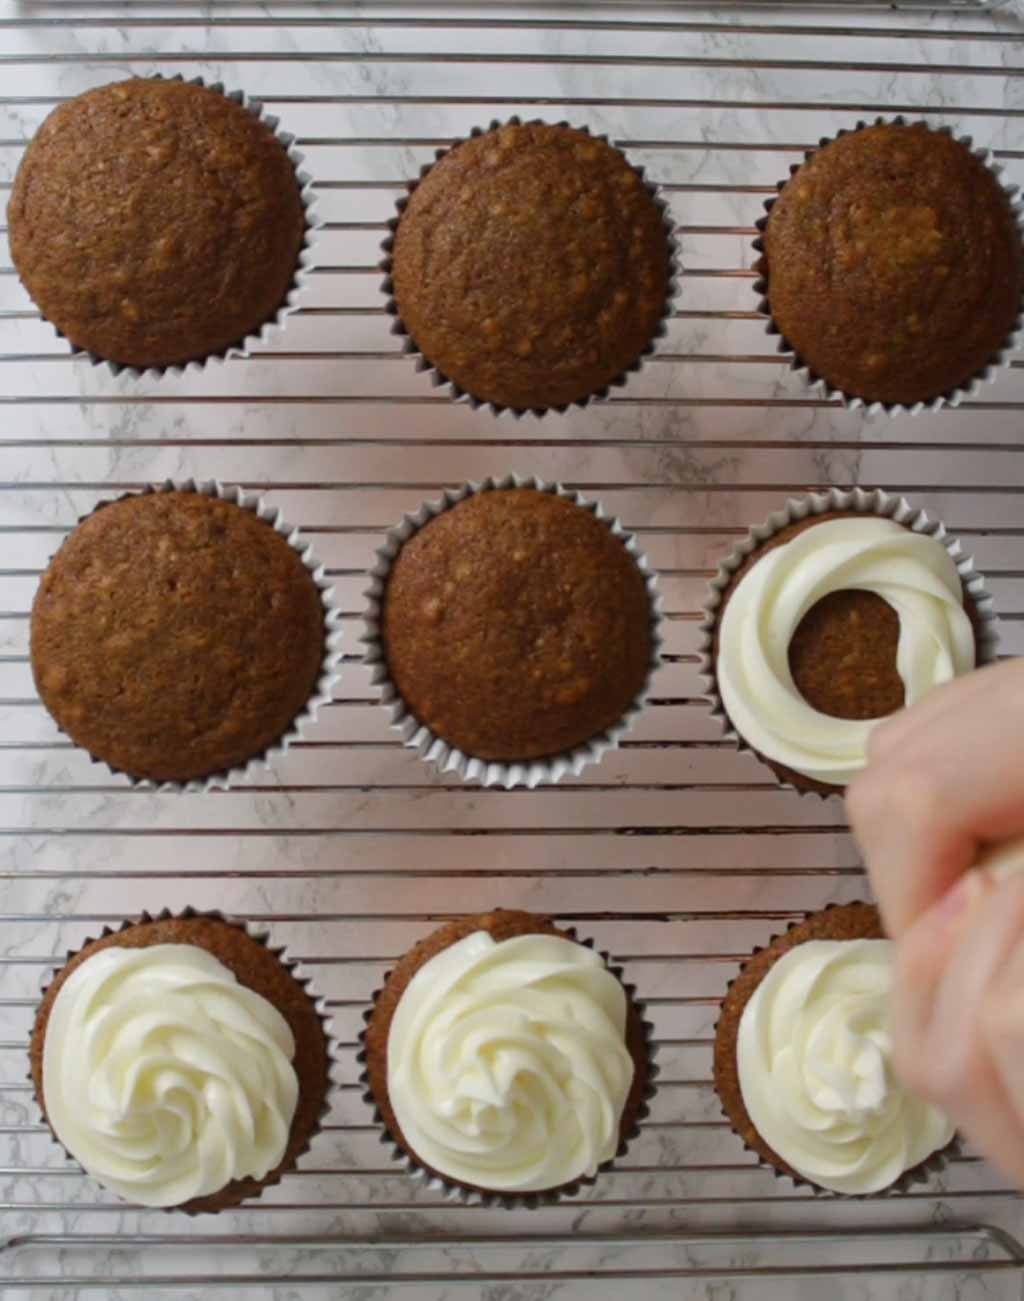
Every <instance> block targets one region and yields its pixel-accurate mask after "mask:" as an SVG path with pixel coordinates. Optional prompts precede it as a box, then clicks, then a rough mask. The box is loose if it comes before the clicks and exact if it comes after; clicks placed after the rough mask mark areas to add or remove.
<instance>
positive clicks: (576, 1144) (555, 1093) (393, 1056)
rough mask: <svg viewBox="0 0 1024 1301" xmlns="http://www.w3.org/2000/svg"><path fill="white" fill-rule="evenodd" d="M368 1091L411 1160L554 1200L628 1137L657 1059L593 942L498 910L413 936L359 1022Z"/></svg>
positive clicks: (487, 1186)
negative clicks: (364, 1020)
mask: <svg viewBox="0 0 1024 1301" xmlns="http://www.w3.org/2000/svg"><path fill="white" fill-rule="evenodd" d="M363 1038H364V1056H365V1063H366V1079H367V1081H368V1083H369V1089H370V1093H369V1095H368V1096H369V1098H370V1099H371V1100H372V1101H373V1103H374V1104H375V1105H376V1108H377V1111H378V1112H379V1115H380V1118H381V1119H382V1121H383V1123H384V1126H385V1128H386V1130H387V1132H388V1134H389V1136H390V1138H391V1139H392V1140H393V1141H394V1143H395V1144H396V1146H397V1148H398V1149H399V1150H400V1152H401V1153H404V1155H405V1158H406V1161H407V1167H408V1168H409V1169H410V1170H411V1171H413V1172H422V1173H424V1174H426V1175H427V1176H430V1177H432V1178H434V1179H436V1180H439V1181H440V1183H441V1185H442V1186H444V1187H445V1188H447V1189H448V1190H449V1191H453V1190H454V1191H458V1192H460V1194H461V1195H463V1196H465V1195H467V1194H483V1195H485V1196H495V1197H496V1198H497V1200H499V1201H501V1202H503V1204H507V1205H515V1204H522V1203H523V1202H524V1201H525V1202H526V1203H527V1204H534V1203H535V1202H537V1201H540V1200H543V1201H550V1200H554V1199H556V1198H557V1197H558V1196H559V1195H562V1194H568V1193H572V1192H575V1191H576V1190H577V1188H578V1187H579V1184H580V1182H581V1180H591V1179H593V1177H594V1176H595V1175H596V1174H597V1171H598V1170H599V1169H600V1168H601V1167H603V1166H605V1165H607V1163H609V1162H610V1161H612V1159H613V1158H614V1157H615V1156H616V1155H617V1154H619V1153H620V1152H622V1151H624V1150H625V1146H626V1144H627V1142H628V1141H629V1139H630V1138H631V1137H632V1136H633V1135H634V1133H635V1132H636V1126H637V1122H638V1120H639V1119H640V1117H641V1116H642V1115H643V1114H645V1099H646V1097H648V1096H649V1093H650V1092H651V1089H650V1082H651V1079H652V1076H653V1069H652V1066H651V1063H650V1050H649V1046H648V1040H647V1029H646V1026H645V1024H644V1022H643V1019H642V1015H641V1012H640V1010H639V1009H638V1007H637V1005H636V1004H635V1002H634V1001H633V999H632V995H631V991H629V990H627V989H626V988H625V987H624V986H623V985H622V984H621V982H620V980H619V979H618V977H617V976H616V975H615V974H613V972H612V971H611V970H609V968H608V967H607V965H606V964H605V961H604V959H603V958H602V957H601V956H600V955H599V954H597V953H595V952H594V950H593V949H592V948H590V947H588V946H586V945H583V944H580V943H578V942H577V940H576V939H575V937H574V936H573V935H570V934H568V933H566V932H564V931H561V930H559V929H558V928H557V927H556V926H554V925H553V924H552V923H551V922H550V921H549V920H548V919H547V918H544V917H536V916H533V915H532V914H531V913H525V912H506V911H501V910H499V911H496V912H490V913H482V914H480V915H478V916H474V917H466V918H463V919H461V920H460V921H457V922H450V923H449V924H448V925H446V926H443V927H441V929H440V930H438V931H435V932H434V934H433V935H430V936H428V938H427V939H425V940H422V941H421V942H420V943H419V944H417V945H416V946H415V947H414V948H413V949H411V950H410V952H409V953H407V954H406V956H405V957H404V958H402V959H401V961H400V962H399V963H398V965H397V966H396V967H395V969H394V971H392V972H391V973H390V975H389V976H388V978H387V981H386V983H385V985H384V987H383V989H382V990H381V991H380V992H379V993H378V994H377V996H376V998H375V1001H374V1005H373V1009H372V1012H371V1014H370V1016H369V1019H368V1023H367V1027H366V1030H365V1032H364V1036H363Z"/></svg>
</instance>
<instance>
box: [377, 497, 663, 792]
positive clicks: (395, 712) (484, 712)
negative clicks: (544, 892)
mask: <svg viewBox="0 0 1024 1301" xmlns="http://www.w3.org/2000/svg"><path fill="white" fill-rule="evenodd" d="M377 555H378V560H377V563H376V565H374V567H373V569H372V570H371V577H372V583H371V587H370V589H369V591H368V592H367V597H368V599H369V606H368V609H367V614H366V625H367V631H366V634H365V636H364V639H363V640H364V642H365V643H366V651H365V655H364V658H365V660H366V662H367V664H369V665H370V667H371V670H372V674H373V681H374V683H375V684H377V685H378V686H379V688H380V692H381V700H382V703H383V704H385V705H386V706H387V708H388V710H389V712H390V714H391V721H392V725H393V726H394V727H396V728H397V729H398V730H399V731H400V732H401V733H402V736H403V738H404V740H405V743H406V745H407V746H409V747H411V748H414V749H416V750H418V751H419V753H420V755H421V756H422V757H423V758H424V759H426V760H428V761H429V762H431V763H436V764H437V765H438V766H439V767H440V768H441V769H443V770H446V771H451V772H456V773H458V774H459V776H461V777H462V778H463V779H465V780H473V781H479V782H481V783H482V784H483V785H486V786H492V785H502V786H506V787H512V786H516V785H526V786H536V785H538V784H540V783H544V782H556V781H559V780H560V779H561V778H562V777H564V776H565V775H567V774H569V773H572V774H577V775H578V774H579V773H580V772H581V771H582V769H583V768H584V766H585V765H586V764H588V763H594V762H597V761H598V760H599V759H600V758H601V756H602V755H603V754H605V753H606V752H607V751H608V750H610V749H613V748H614V747H615V746H616V745H617V744H618V742H619V740H620V738H621V737H622V736H623V735H624V734H625V732H626V731H627V730H628V729H629V727H630V726H631V725H632V723H633V721H634V719H635V718H636V716H637V714H638V713H639V712H640V709H641V708H642V706H643V703H644V701H645V699H646V697H647V694H648V691H649V690H650V684H651V679H652V676H653V673H654V671H655V669H656V668H657V666H658V663H659V648H660V645H661V636H660V632H659V625H660V621H661V604H660V599H659V597H658V594H657V588H656V581H655V576H654V574H653V572H652V571H651V569H650V567H649V566H648V564H647V561H646V559H645V558H644V556H643V555H642V554H641V553H640V550H639V548H638V546H637V543H636V538H635V537H634V536H633V535H632V534H629V533H627V532H626V531H625V530H624V529H623V527H622V526H621V524H619V522H618V521H617V520H614V519H609V518H608V517H607V516H606V515H605V514H604V512H603V511H602V509H601V508H600V506H598V505H597V504H596V503H593V502H587V501H586V500H585V499H584V498H583V497H582V496H580V494H578V493H573V492H570V491H568V490H567V489H564V488H562V487H561V486H559V485H553V484H545V483H543V482H542V481H541V480H539V479H523V478H520V477H519V476H516V475H510V476H507V477H506V478H504V479H497V480H496V479H487V480H485V481H484V482H483V483H470V484H466V485H464V486H463V487H461V488H458V489H455V490H448V491H446V492H445V494H444V496H443V497H442V498H441V499H440V500H439V501H434V502H427V503H425V504H424V505H422V506H421V507H420V508H419V510H418V511H416V513H415V514H413V515H407V516H406V517H405V519H404V520H403V521H402V523H401V524H400V525H399V526H398V527H397V528H395V529H393V530H392V531H391V533H390V534H389V535H388V538H387V542H386V544H385V546H384V547H383V548H382V549H381V550H380V551H378V553H377Z"/></svg>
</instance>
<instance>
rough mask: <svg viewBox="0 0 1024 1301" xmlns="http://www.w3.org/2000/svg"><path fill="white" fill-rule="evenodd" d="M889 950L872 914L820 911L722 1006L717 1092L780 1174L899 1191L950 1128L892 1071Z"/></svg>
mask: <svg viewBox="0 0 1024 1301" xmlns="http://www.w3.org/2000/svg"><path fill="white" fill-rule="evenodd" d="M893 957H894V954H893V944H892V942H891V941H890V940H887V939H885V938H884V933H883V931H882V925H881V921H880V919H879V916H878V909H877V908H875V907H874V906H873V905H871V904H862V903H856V904H846V905H843V906H841V907H835V908H826V909H825V910H824V911H823V912H819V913H814V914H813V915H811V916H810V917H808V918H807V919H806V920H805V921H803V922H801V923H799V924H798V925H796V926H793V927H792V928H791V929H790V930H788V931H787V932H786V934H785V935H781V936H778V937H777V938H776V939H774V940H772V942H771V943H770V944H769V945H768V946H767V948H764V949H759V950H757V951H756V952H755V953H754V954H753V956H752V957H750V958H749V959H748V960H747V962H745V963H744V965H743V967H742V968H741V969H740V973H739V975H738V976H737V977H736V979H735V980H734V981H733V982H732V984H731V985H730V986H729V990H728V992H727V994H726V996H725V999H724V1001H723V1003H722V1010H721V1015H720V1017H719V1021H718V1026H717V1029H716V1031H715V1088H716V1090H717V1092H718V1096H719V1099H720V1100H721V1103H722V1107H723V1109H724V1111H725V1114H726V1116H727V1118H728V1120H729V1123H730V1124H731V1125H732V1127H733V1129H734V1131H735V1132H736V1134H737V1135H738V1136H739V1137H740V1138H741V1139H742V1140H743V1142H744V1144H745V1145H746V1147H748V1148H749V1149H750V1150H751V1151H753V1152H756V1153H757V1155H758V1156H759V1157H760V1158H761V1160H762V1161H764V1162H767V1164H768V1165H770V1166H772V1167H773V1168H774V1169H775V1170H776V1171H778V1172H779V1173H780V1174H784V1175H789V1176H790V1177H791V1178H793V1179H795V1180H797V1181H798V1182H801V1183H811V1184H814V1185H815V1186H816V1187H819V1188H823V1189H826V1190H828V1191H830V1192H836V1193H844V1194H847V1195H851V1196H858V1195H860V1196H862V1195H866V1194H871V1193H879V1192H883V1191H884V1190H886V1189H887V1188H891V1187H893V1186H902V1185H904V1184H905V1183H906V1182H907V1181H908V1179H910V1178H912V1177H913V1176H914V1175H915V1174H921V1173H923V1167H924V1166H925V1164H926V1163H930V1158H932V1157H933V1155H934V1154H936V1153H939V1152H941V1151H942V1150H943V1149H944V1148H946V1147H948V1146H949V1144H950V1143H951V1142H952V1140H953V1136H954V1127H953V1125H952V1124H951V1123H950V1122H949V1120H948V1119H947V1118H946V1117H945V1116H943V1115H942V1114H941V1112H939V1111H937V1110H936V1109H935V1108H934V1107H932V1106H930V1105H929V1104H927V1103H925V1102H922V1101H921V1100H920V1099H918V1098H916V1097H914V1096H913V1095H912V1094H911V1093H909V1092H908V1091H907V1090H906V1089H905V1088H904V1087H903V1085H902V1084H901V1083H900V1082H899V1080H898V1079H897V1077H896V1075H895V1074H894V1071H893V1067H892V1041H891V1038H890V1033H889V995H890V991H891V989H892V977H893Z"/></svg>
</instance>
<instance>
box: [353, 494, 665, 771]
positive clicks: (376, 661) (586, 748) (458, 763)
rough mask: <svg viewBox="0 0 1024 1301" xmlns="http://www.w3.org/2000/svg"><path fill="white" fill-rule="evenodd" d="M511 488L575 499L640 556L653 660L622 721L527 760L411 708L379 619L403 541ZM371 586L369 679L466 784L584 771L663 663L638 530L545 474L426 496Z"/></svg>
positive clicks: (404, 728) (615, 741)
mask: <svg viewBox="0 0 1024 1301" xmlns="http://www.w3.org/2000/svg"><path fill="white" fill-rule="evenodd" d="M508 488H534V489H536V490H537V491H538V492H547V493H551V494H553V495H554V496H557V497H562V498H564V499H565V500H566V501H571V502H572V503H573V504H574V505H576V506H580V507H582V508H583V509H584V510H588V511H590V512H591V513H592V514H593V515H594V516H595V518H597V519H599V520H601V521H602V522H603V523H604V524H606V525H607V527H608V530H609V532H610V533H611V534H612V535H613V536H614V537H617V538H618V539H619V540H620V541H621V542H622V545H623V546H624V547H625V549H626V550H627V551H628V552H629V554H630V555H631V556H632V557H633V559H634V560H635V562H636V565H637V568H638V569H639V570H640V572H641V574H642V575H643V577H644V581H645V584H646V587H647V596H648V601H649V604H650V634H651V658H650V665H649V669H648V673H647V678H646V680H645V682H644V684H643V686H642V687H641V689H640V693H639V695H638V696H637V698H636V700H635V701H634V702H633V704H632V705H631V706H630V707H629V709H627V711H626V712H625V714H624V715H623V717H622V719H621V720H620V721H619V722H618V723H615V724H614V725H613V726H612V727H610V728H608V729H607V730H606V731H604V732H600V733H598V735H597V736H594V737H591V739H590V740H589V741H586V742H584V743H583V744H582V745H578V746H576V747H575V748H574V749H572V750H566V751H563V752H562V753H561V754H555V755H551V756H549V757H547V758H544V759H530V760H524V761H523V762H521V763H499V762H494V761H491V760H487V759H478V758H474V757H473V755H470V754H465V753H464V752H463V751H462V750H459V749H457V748H456V747H455V746H453V745H449V743H448V742H447V741H445V740H444V739H443V738H442V737H440V736H438V735H437V734H436V733H435V732H433V731H432V730H431V729H430V728H429V727H427V726H426V725H425V724H424V723H421V722H420V720H419V719H418V718H416V717H415V715H414V714H413V713H412V712H411V710H410V709H409V708H408V706H407V705H406V704H405V701H404V700H403V699H402V697H401V695H400V694H399V691H398V688H397V687H396V686H395V684H394V682H393V681H392V680H391V676H390V673H389V671H388V665H387V658H386V655H385V651H384V644H383V641H382V638H381V632H380V624H381V614H382V607H383V601H384V594H385V589H386V588H387V582H388V575H389V574H390V572H391V566H392V565H393V564H394V562H395V558H396V556H397V555H398V553H399V551H400V550H401V549H402V547H403V545H404V544H405V543H406V542H407V541H408V540H409V538H411V537H412V535H413V534H414V533H416V532H418V531H419V530H420V529H421V528H422V527H423V526H424V525H425V524H428V523H429V522H430V521H431V520H432V519H435V518H436V517H437V516H438V515H441V514H443V513H444V512H445V511H446V510H450V509H451V508H452V507H453V506H455V505H457V504H458V503H459V502H460V501H465V500H466V498H467V497H471V496H473V495H475V494H476V493H482V492H494V491H502V490H504V489H508ZM369 576H370V580H371V582H370V586H369V588H368V589H367V590H366V592H365V593H364V595H365V596H366V598H367V608H366V611H365V615H364V620H365V624H366V631H365V633H364V634H363V637H362V641H363V642H364V643H365V646H366V649H365V651H364V653H363V663H364V664H367V665H369V667H370V670H371V674H372V677H371V682H372V684H373V685H374V686H376V687H377V688H378V689H379V692H380V701H381V704H382V705H384V706H385V707H386V708H387V710H388V713H389V714H390V717H391V726H392V727H393V728H394V729H395V730H396V731H398V732H400V733H401V736H402V740H403V742H404V744H405V745H406V746H407V747H408V748H409V749H411V750H416V751H417V753H418V754H419V756H420V758H421V759H423V760H425V761H426V762H428V763H431V764H436V765H437V767H438V769H439V770H440V771H441V772H454V773H457V774H458V775H459V777H461V778H462V780H463V781H466V782H479V783H480V785H481V786H504V787H505V789H506V790H511V789H512V787H513V786H527V787H530V788H531V789H532V788H533V787H535V786H540V785H543V784H554V783H555V782H559V781H561V780H562V778H563V777H565V776H567V775H570V774H571V775H572V776H574V777H578V776H579V775H580V773H581V772H582V771H583V769H584V768H585V767H586V766H587V764H591V763H599V762H600V760H601V759H602V758H603V757H604V755H605V754H607V753H608V751H609V750H614V749H617V748H618V746H619V743H620V742H621V740H622V738H623V737H624V736H625V735H626V733H627V732H628V731H629V730H630V728H631V727H632V726H633V723H634V722H635V720H636V718H637V716H638V715H639V713H640V712H641V710H642V709H643V707H644V704H645V703H646V701H647V698H648V696H649V695H650V690H651V684H652V680H653V677H654V673H655V671H656V670H657V669H658V667H659V666H660V664H661V644H662V636H661V621H662V601H661V597H660V596H659V594H658V585H657V576H656V574H655V572H654V570H653V569H652V568H651V566H650V564H649V563H648V561H647V557H646V556H645V555H644V554H643V553H642V552H641V551H640V548H639V545H638V543H637V539H636V535H635V534H633V533H629V532H627V530H626V529H625V528H623V526H622V524H620V522H619V521H618V520H617V519H615V518H612V517H609V516H608V515H607V514H606V513H605V512H604V510H603V509H602V507H601V506H600V504H599V503H597V502H593V501H588V500H587V499H586V498H585V497H584V496H583V495H582V493H579V492H572V491H570V490H569V489H568V488H564V487H563V486H562V485H561V484H560V483H546V482H545V481H544V480H542V479H538V478H536V477H533V476H530V477H527V478H524V477H523V476H521V475H518V474H508V475H505V476H504V477H503V478H501V479H495V478H493V477H492V478H487V479H484V480H482V481H481V482H470V483H466V484H463V485H462V487H461V488H446V489H445V490H444V493H443V495H442V496H441V497H440V498H439V499H438V500H436V501H428V502H424V503H423V505H422V506H420V508H419V509H418V510H417V511H415V512H414V513H413V514H411V515H406V516H404V518H403V519H402V522H401V524H399V525H398V526H397V527H396V528H393V529H391V530H390V532H389V533H388V535H387V539H386V541H385V543H384V546H382V547H380V548H379V549H378V551H377V560H376V563H375V564H374V565H373V567H372V568H371V570H370V572H369Z"/></svg>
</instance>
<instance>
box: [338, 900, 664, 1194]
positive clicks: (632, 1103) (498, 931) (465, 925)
mask: <svg viewBox="0 0 1024 1301" xmlns="http://www.w3.org/2000/svg"><path fill="white" fill-rule="evenodd" d="M477 931H486V932H487V933H488V934H489V935H490V936H491V938H492V939H493V940H495V941H496V942H498V943H501V942H502V941H503V940H511V939H515V938H516V937H517V936H519V935H556V936H559V937H560V938H562V939H566V940H571V941H573V942H578V941H576V939H575V936H573V935H571V934H569V933H568V932H566V931H563V930H560V929H559V928H558V927H557V926H556V925H555V924H554V922H552V921H551V919H550V918H548V917H541V916H537V915H535V914H534V913H528V912H520V911H516V910H514V909H504V908H498V909H495V910H494V911H493V912H486V913H477V914H475V915H474V916H470V917H461V918H459V919H458V920H457V921H453V922H448V923H446V924H445V925H444V926H441V927H439V929H438V930H436V931H434V932H433V933H432V934H430V935H428V936H427V937H426V939H423V940H420V942H419V943H418V944H416V945H414V946H413V947H412V948H411V949H410V950H409V952H408V953H407V954H405V956H404V957H403V958H402V959H401V960H400V961H399V962H398V963H397V965H396V966H395V968H394V970H393V971H391V972H389V974H388V976H387V979H386V980H385V982H384V987H383V988H382V989H381V990H380V992H379V993H378V994H377V996H376V998H375V1000H374V1004H373V1009H372V1011H371V1014H370V1017H369V1020H368V1021H367V1026H366V1030H365V1031H364V1035H363V1044H364V1050H365V1058H366V1076H367V1079H368V1081H369V1085H370V1093H371V1095H372V1097H373V1101H374V1104H375V1105H376V1107H377V1109H378V1111H379V1112H380V1116H381V1120H382V1121H383V1123H384V1126H385V1127H386V1129H387V1131H388V1133H389V1134H390V1135H391V1137H392V1138H393V1139H394V1141H395V1143H396V1144H397V1145H398V1147H400V1148H401V1149H402V1151H403V1152H405V1153H406V1155H407V1156H409V1157H411V1158H412V1160H413V1161H414V1162H416V1164H417V1165H418V1166H420V1167H421V1168H422V1169H424V1170H426V1172H427V1173H428V1174H429V1175H432V1176H434V1177H435V1178H438V1179H442V1180H444V1181H445V1182H446V1183H449V1184H451V1183H455V1182H457V1181H454V1180H452V1179H451V1178H450V1177H449V1176H448V1175H444V1174H441V1173H440V1172H438V1171H436V1170H434V1169H432V1168H431V1167H430V1166H428V1165H425V1164H424V1162H423V1161H422V1159H421V1158H420V1157H419V1155H418V1154H417V1153H416V1152H415V1150H414V1149H413V1148H412V1146H411V1145H410V1144H409V1143H408V1141H407V1140H406V1138H405V1135H404V1134H403V1133H402V1130H401V1127H400V1126H399V1124H398V1120H397V1118H396V1117H395V1113H394V1109H393V1108H392V1105H391V1099H390V1096H389V1094H388V1035H389V1034H390V1031H391V1022H392V1020H393V1018H394V1015H395V1010H396V1008H397V1007H398V1004H399V1001H400V1000H401V997H402V995H403V994H404V992H405V990H406V989H407V988H408V986H409V982H410V981H411V980H412V978H413V976H415V974H416V973H417V971H419V969H420V968H421V967H422V966H423V965H424V964H425V963H427V962H429V961H430V959H431V958H433V957H435V956H436V955H437V954H438V953H441V952H442V951H443V950H444V949H447V948H450V947H451V946H452V945H453V944H457V943H458V942H459V940H463V939H465V938H466V936H467V935H473V934H474V933H475V932H477ZM626 1048H627V1049H628V1051H629V1054H630V1056H631V1057H632V1058H633V1064H634V1067H635V1070H634V1074H633V1083H632V1085H631V1086H630V1091H629V1095H628V1097H627V1099H626V1105H625V1107H624V1108H623V1112H622V1119H621V1122H620V1125H619V1135H620V1151H621V1149H622V1145H624V1144H625V1143H626V1142H627V1141H628V1139H629V1138H630V1137H631V1136H632V1134H633V1133H634V1130H635V1128H636V1124H637V1121H638V1119H639V1113H640V1109H641V1107H642V1106H643V1102H644V1097H645V1094H646V1092H647V1086H648V1084H649V1081H650V1049H649V1046H648V1043H647V1031H646V1029H645V1027H644V1022H643V1018H642V1017H641V1015H640V1011H639V1009H638V1008H637V1007H636V1005H635V1003H634V1002H633V1000H632V999H630V998H628V999H627V1006H626ZM459 1186H461V1187H466V1188H469V1189H470V1191H475V1192H483V1193H488V1192H493V1191H494V1190H493V1189H488V1188H482V1187H477V1186H476V1185H471V1184H462V1185H459ZM567 1187H568V1185H567ZM546 1191H549V1192H557V1191H561V1190H560V1189H549V1190H546Z"/></svg>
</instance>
